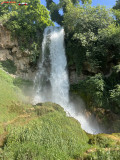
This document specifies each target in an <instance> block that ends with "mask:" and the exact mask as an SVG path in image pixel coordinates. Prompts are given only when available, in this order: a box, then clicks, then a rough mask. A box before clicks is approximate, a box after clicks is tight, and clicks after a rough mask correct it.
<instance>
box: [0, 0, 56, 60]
mask: <svg viewBox="0 0 120 160" xmlns="http://www.w3.org/2000/svg"><path fill="white" fill-rule="evenodd" d="M0 2H3V1H2V0H0ZM15 2H16V3H15V4H10V3H8V4H5V3H3V4H2V5H0V23H2V24H3V25H4V26H6V27H7V29H9V30H10V31H11V32H12V35H13V38H14V37H15V36H16V37H17V39H18V42H19V45H20V46H21V49H23V50H24V49H25V48H29V50H32V51H34V53H33V52H32V54H33V56H32V61H35V60H36V55H38V54H39V53H40V48H41V42H42V35H43V31H44V28H46V27H47V26H51V25H54V24H53V22H52V21H51V20H50V16H49V11H48V10H47V9H46V8H45V6H43V5H41V4H40V1H39V0H33V1H30V0H27V1H26V3H28V5H23V6H19V5H18V3H19V0H17V1H15ZM21 2H22V1H21ZM23 2H25V1H23Z"/></svg>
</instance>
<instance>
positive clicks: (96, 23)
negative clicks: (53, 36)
mask: <svg viewBox="0 0 120 160" xmlns="http://www.w3.org/2000/svg"><path fill="white" fill-rule="evenodd" d="M117 13H118V12H117V11H116V10H111V11H110V10H107V9H106V8H105V7H103V6H97V7H91V6H90V5H83V6H80V5H79V4H78V5H76V6H74V5H73V4H72V3H69V4H68V5H67V8H66V13H65V14H64V22H63V23H64V27H65V31H66V41H65V42H66V52H67V58H68V65H69V68H71V67H72V68H75V70H76V72H77V74H78V75H79V76H80V75H81V74H84V75H86V76H88V77H87V79H85V80H81V81H80V82H79V84H75V85H72V87H71V89H72V90H76V91H79V92H80V94H81V96H82V97H83V98H84V100H85V101H86V104H87V106H89V107H93V108H94V107H103V108H107V109H111V110H112V111H113V112H115V113H120V102H119V94H120V93H119V87H118V86H119V84H120V71H119V63H120V26H119V24H118V18H117V19H116V20H115V19H114V16H113V14H117ZM116 92H117V93H116ZM115 93H116V94H115Z"/></svg>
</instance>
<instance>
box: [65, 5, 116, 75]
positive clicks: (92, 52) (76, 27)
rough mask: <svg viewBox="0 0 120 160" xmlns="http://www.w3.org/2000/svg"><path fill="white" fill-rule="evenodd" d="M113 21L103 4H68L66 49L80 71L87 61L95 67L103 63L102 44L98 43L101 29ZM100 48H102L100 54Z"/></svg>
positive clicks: (69, 57)
mask: <svg viewBox="0 0 120 160" xmlns="http://www.w3.org/2000/svg"><path fill="white" fill-rule="evenodd" d="M113 21H114V20H113V18H112V16H111V14H110V12H109V11H108V10H107V9H105V7H103V6H97V7H91V6H90V5H84V6H80V5H77V6H74V5H73V4H69V5H67V10H66V13H65V14H64V22H63V23H64V28H65V32H66V48H67V49H66V50H67V55H68V59H69V60H70V59H71V60H70V61H72V63H71V64H74V65H75V66H76V70H77V72H78V73H79V72H80V71H81V70H82V66H83V63H84V62H85V61H89V63H91V65H92V66H93V68H94V67H95V66H99V65H101V63H100V62H101V56H102V53H103V51H102V46H101V45H100V46H99V45H98V41H99V30H102V29H104V28H107V27H108V26H109V25H110V24H111V23H112V22H113ZM103 44H104V43H103ZM100 47H101V48H100ZM98 49H100V53H99V55H98ZM96 55H98V57H96Z"/></svg>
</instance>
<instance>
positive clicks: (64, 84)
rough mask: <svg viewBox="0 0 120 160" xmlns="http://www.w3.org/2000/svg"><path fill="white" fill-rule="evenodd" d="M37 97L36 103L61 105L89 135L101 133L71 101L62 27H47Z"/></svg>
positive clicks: (37, 84)
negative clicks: (48, 102)
mask: <svg viewBox="0 0 120 160" xmlns="http://www.w3.org/2000/svg"><path fill="white" fill-rule="evenodd" d="M34 84H35V88H36V95H35V97H34V103H35V104H37V103H39V102H47V101H51V102H54V103H57V104H59V105H61V106H62V107H63V108H64V110H65V111H66V112H67V113H69V116H72V117H74V118H75V119H77V120H78V121H79V122H80V123H81V127H82V128H83V129H84V130H85V131H86V132H88V133H92V134H96V133H100V130H99V128H98V127H97V126H98V125H97V124H95V123H94V122H93V125H92V124H90V123H89V121H87V120H86V118H85V116H84V115H83V114H82V113H81V108H80V104H79V107H78V108H79V109H78V110H77V111H76V106H75V103H73V102H70V100H69V79H68V73H67V60H66V56H65V48H64V29H63V28H61V27H59V28H58V27H47V28H46V29H45V31H44V39H43V43H42V57H41V59H40V62H39V69H38V72H37V74H36V77H35V81H34Z"/></svg>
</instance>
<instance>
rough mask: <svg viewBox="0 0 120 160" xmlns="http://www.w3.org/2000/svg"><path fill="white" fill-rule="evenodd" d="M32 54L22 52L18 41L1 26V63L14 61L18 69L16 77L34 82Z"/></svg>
mask: <svg viewBox="0 0 120 160" xmlns="http://www.w3.org/2000/svg"><path fill="white" fill-rule="evenodd" d="M30 54H31V53H30V51H28V50H25V51H24V52H22V51H21V50H20V49H19V45H18V41H17V39H16V38H14V39H11V33H10V31H8V30H7V29H6V28H5V27H4V26H3V25H2V24H0V61H7V60H11V61H13V62H14V64H15V66H16V68H17V71H16V75H18V76H20V77H22V78H24V79H30V80H33V78H34V76H35V69H33V68H32V67H31V66H30V58H29V57H30Z"/></svg>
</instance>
